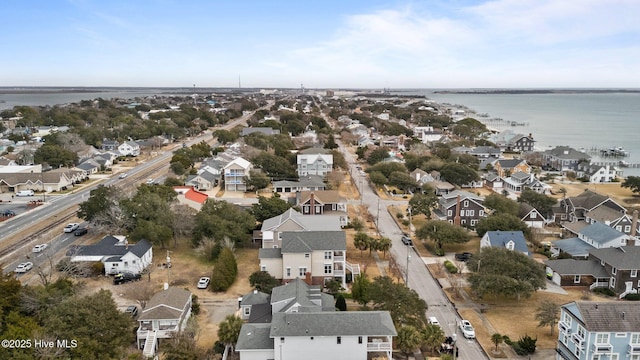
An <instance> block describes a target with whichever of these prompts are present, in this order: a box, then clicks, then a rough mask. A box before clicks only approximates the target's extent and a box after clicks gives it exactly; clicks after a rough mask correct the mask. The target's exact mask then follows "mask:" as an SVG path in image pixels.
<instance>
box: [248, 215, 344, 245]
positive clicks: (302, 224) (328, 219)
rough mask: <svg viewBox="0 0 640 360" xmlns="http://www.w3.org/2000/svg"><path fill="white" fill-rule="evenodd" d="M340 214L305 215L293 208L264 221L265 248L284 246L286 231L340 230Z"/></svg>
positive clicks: (262, 235)
mask: <svg viewBox="0 0 640 360" xmlns="http://www.w3.org/2000/svg"><path fill="white" fill-rule="evenodd" d="M340 229H341V223H340V216H339V215H317V216H304V215H302V214H301V213H299V212H298V211H296V210H294V209H293V208H289V209H288V210H287V211H285V212H284V213H282V214H280V215H278V216H274V217H272V218H269V219H266V220H265V221H263V222H262V227H261V228H260V233H261V234H260V236H259V237H256V238H258V239H262V247H263V248H278V247H282V235H281V233H282V232H284V231H339V230H340Z"/></svg>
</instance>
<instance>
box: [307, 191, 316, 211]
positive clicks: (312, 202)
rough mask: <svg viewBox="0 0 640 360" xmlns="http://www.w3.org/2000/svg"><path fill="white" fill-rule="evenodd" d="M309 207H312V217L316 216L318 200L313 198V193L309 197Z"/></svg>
mask: <svg viewBox="0 0 640 360" xmlns="http://www.w3.org/2000/svg"><path fill="white" fill-rule="evenodd" d="M309 205H310V206H311V211H310V212H309V213H310V214H311V215H315V214H316V199H315V198H314V197H313V193H311V195H310V196H309Z"/></svg>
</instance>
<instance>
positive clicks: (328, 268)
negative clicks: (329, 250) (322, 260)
mask: <svg viewBox="0 0 640 360" xmlns="http://www.w3.org/2000/svg"><path fill="white" fill-rule="evenodd" d="M324 273H325V274H331V264H324Z"/></svg>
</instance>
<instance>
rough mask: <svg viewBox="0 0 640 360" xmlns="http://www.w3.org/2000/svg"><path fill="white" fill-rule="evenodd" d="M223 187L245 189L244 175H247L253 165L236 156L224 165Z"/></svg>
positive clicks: (236, 189) (228, 189) (231, 189)
mask: <svg viewBox="0 0 640 360" xmlns="http://www.w3.org/2000/svg"><path fill="white" fill-rule="evenodd" d="M223 169H224V188H225V190H226V191H247V185H246V184H245V182H244V177H245V176H247V177H248V176H249V172H250V171H251V170H252V169H253V165H252V164H251V163H250V162H249V161H247V160H245V159H243V158H241V157H238V158H236V159H234V160H232V161H231V162H229V163H228V164H227V165H225V166H224V168H223Z"/></svg>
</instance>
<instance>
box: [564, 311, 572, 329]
mask: <svg viewBox="0 0 640 360" xmlns="http://www.w3.org/2000/svg"><path fill="white" fill-rule="evenodd" d="M562 322H563V323H565V324H567V327H571V316H569V314H567V313H566V312H565V313H562Z"/></svg>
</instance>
